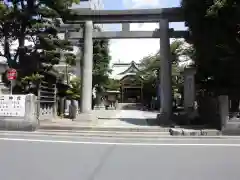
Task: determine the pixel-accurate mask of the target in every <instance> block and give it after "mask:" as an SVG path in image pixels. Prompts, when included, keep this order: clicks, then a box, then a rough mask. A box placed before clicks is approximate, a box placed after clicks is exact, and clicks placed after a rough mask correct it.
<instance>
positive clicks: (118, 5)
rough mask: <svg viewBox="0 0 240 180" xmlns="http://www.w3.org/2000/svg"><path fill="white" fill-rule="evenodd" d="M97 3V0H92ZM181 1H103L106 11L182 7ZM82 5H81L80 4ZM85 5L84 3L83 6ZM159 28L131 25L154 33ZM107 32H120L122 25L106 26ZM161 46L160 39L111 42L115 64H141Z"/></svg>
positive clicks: (177, 26)
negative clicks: (144, 58)
mask: <svg viewBox="0 0 240 180" xmlns="http://www.w3.org/2000/svg"><path fill="white" fill-rule="evenodd" d="M92 1H95V0H92ZM180 1H181V0H102V2H103V4H104V9H108V10H111V9H112V10H113V9H119V10H121V9H150V8H167V7H178V6H180ZM80 4H81V3H80ZM83 4H84V3H82V5H83ZM156 28H159V25H158V24H156V23H151V24H149V23H142V24H131V26H130V29H131V30H132V31H134V30H142V31H144V30H145V31H152V30H155V29H156ZM170 28H174V29H175V30H185V29H186V27H185V26H184V23H170ZM103 29H104V30H105V31H109V30H110V31H118V30H120V29H121V25H120V24H118V25H117V24H112V25H109V24H108V25H104V28H103ZM159 46H160V40H159V39H114V40H110V54H111V57H112V63H114V62H119V61H121V62H131V61H136V62H139V61H140V60H141V59H142V58H143V57H145V56H148V55H151V54H155V53H156V52H157V51H158V50H159V48H160V47H159Z"/></svg>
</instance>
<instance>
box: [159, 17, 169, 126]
mask: <svg viewBox="0 0 240 180" xmlns="http://www.w3.org/2000/svg"><path fill="white" fill-rule="evenodd" d="M160 59H161V61H160V66H161V71H160V79H161V89H160V94H161V95H160V97H161V98H160V102H161V109H160V115H159V117H158V119H159V120H160V121H161V122H163V123H169V120H170V117H171V114H172V78H171V76H172V63H171V58H170V39H169V22H168V20H167V19H161V20H160Z"/></svg>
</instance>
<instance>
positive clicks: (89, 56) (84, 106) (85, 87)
mask: <svg viewBox="0 0 240 180" xmlns="http://www.w3.org/2000/svg"><path fill="white" fill-rule="evenodd" d="M83 53H84V54H83V68H82V71H83V72H82V75H83V76H82V81H81V82H82V86H81V87H82V91H81V108H80V112H81V113H89V112H90V111H91V110H92V69H93V22H92V21H86V22H85V26H84V49H83Z"/></svg>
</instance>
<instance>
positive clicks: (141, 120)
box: [98, 110, 157, 127]
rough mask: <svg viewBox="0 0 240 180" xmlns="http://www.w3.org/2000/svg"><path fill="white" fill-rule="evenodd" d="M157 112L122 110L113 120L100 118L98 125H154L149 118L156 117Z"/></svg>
mask: <svg viewBox="0 0 240 180" xmlns="http://www.w3.org/2000/svg"><path fill="white" fill-rule="evenodd" d="M156 117H157V113H155V112H147V111H140V110H120V111H118V112H117V113H116V115H115V117H114V118H112V119H111V120H106V119H104V120H99V121H98V125H99V126H100V127H101V126H104V127H114V126H117V127H139V126H140V127H152V126H149V124H148V122H147V119H155V118H156Z"/></svg>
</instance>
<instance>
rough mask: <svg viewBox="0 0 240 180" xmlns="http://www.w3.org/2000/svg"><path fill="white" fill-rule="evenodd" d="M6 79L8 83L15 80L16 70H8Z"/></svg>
mask: <svg viewBox="0 0 240 180" xmlns="http://www.w3.org/2000/svg"><path fill="white" fill-rule="evenodd" d="M7 78H8V80H9V81H11V80H16V79H17V70H16V69H12V68H11V69H8V71H7Z"/></svg>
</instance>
